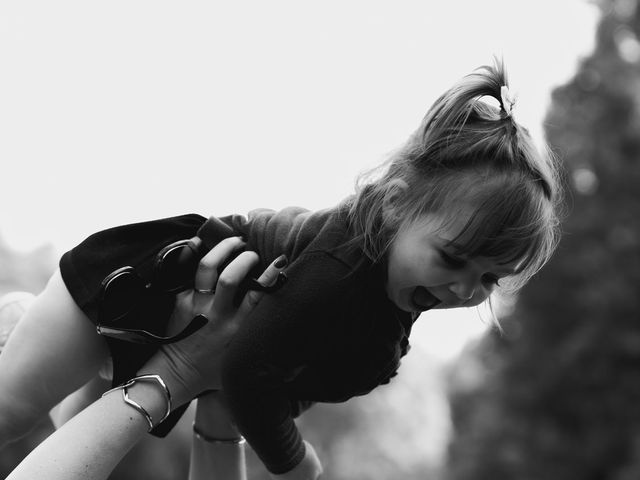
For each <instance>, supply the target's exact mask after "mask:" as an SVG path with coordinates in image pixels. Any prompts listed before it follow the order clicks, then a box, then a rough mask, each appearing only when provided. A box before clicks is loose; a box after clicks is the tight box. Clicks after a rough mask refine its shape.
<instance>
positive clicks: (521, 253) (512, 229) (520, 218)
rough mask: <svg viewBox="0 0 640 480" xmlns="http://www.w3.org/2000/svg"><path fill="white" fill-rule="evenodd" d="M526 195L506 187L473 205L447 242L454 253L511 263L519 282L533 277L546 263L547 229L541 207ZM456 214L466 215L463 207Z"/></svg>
mask: <svg viewBox="0 0 640 480" xmlns="http://www.w3.org/2000/svg"><path fill="white" fill-rule="evenodd" d="M524 190H526V189H524ZM523 193H524V195H523ZM527 193H531V192H526V191H525V192H523V189H522V188H519V189H510V188H506V189H502V191H501V192H497V191H494V192H493V194H491V195H488V196H487V197H485V198H484V199H482V200H481V201H480V202H479V203H476V205H477V206H476V207H475V208H473V210H472V212H471V214H470V216H469V218H468V220H467V222H466V224H465V225H464V226H463V227H462V229H461V230H460V232H459V233H458V234H457V235H456V236H455V238H453V239H452V240H451V245H452V246H453V247H454V248H455V251H456V253H457V254H459V255H462V256H466V257H477V256H481V257H486V258H492V259H496V261H497V262H498V263H499V264H505V265H506V264H515V265H516V272H515V274H514V276H520V275H521V276H523V280H525V279H528V278H529V277H530V276H531V275H533V274H534V273H535V271H537V269H538V268H539V266H540V265H542V264H543V263H544V261H545V260H546V257H547V253H548V252H547V250H548V248H547V246H548V245H547V244H548V243H549V239H548V236H549V230H548V220H547V219H546V215H545V214H544V208H543V206H542V204H541V203H540V202H537V201H535V200H534V199H535V196H534V195H530V194H529V195H528V194H527ZM467 208H468V207H467ZM458 213H459V214H460V215H462V214H465V215H469V211H468V210H466V212H465V209H464V208H460V209H459V212H458ZM451 220H453V218H452V219H451ZM518 283H520V282H518Z"/></svg>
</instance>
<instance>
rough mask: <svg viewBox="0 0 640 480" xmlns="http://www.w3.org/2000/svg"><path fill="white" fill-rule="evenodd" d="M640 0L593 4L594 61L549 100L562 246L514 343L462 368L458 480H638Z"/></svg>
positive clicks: (500, 340) (501, 339)
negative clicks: (560, 176) (561, 190)
mask: <svg viewBox="0 0 640 480" xmlns="http://www.w3.org/2000/svg"><path fill="white" fill-rule="evenodd" d="M638 3H639V2H638V0H600V1H598V2H597V5H598V6H599V7H600V9H601V12H602V17H601V21H600V24H599V27H598V30H597V42H596V47H595V49H594V52H593V53H592V54H591V55H590V56H589V57H588V58H585V59H583V60H582V61H581V63H580V66H579V68H578V71H577V73H576V75H575V77H574V78H573V79H572V80H571V81H570V82H569V83H568V84H566V85H564V86H562V87H560V88H558V89H556V90H555V91H554V92H553V96H552V100H553V101H552V107H551V109H550V111H549V113H548V116H547V119H546V132H547V137H548V140H549V142H550V144H551V147H552V149H553V150H554V151H555V152H556V154H557V155H559V156H560V157H561V158H562V159H564V161H565V164H566V173H567V175H566V177H567V178H566V179H567V182H566V183H567V194H568V195H567V197H568V200H569V201H568V203H569V214H568V216H567V218H566V220H565V222H564V226H563V230H564V236H563V239H562V241H561V243H560V247H559V249H558V252H557V253H556V255H555V257H554V258H553V260H552V261H551V262H550V264H549V265H548V266H547V267H545V269H544V270H543V271H542V272H541V273H540V274H539V275H538V276H537V277H536V278H535V279H534V280H533V281H532V282H531V283H530V284H529V285H528V286H527V288H525V289H524V291H523V292H522V294H521V296H520V298H519V300H518V303H517V305H516V306H515V309H514V311H513V312H512V313H511V314H510V315H509V316H508V318H506V319H505V320H504V327H505V334H504V335H499V334H496V333H495V332H494V333H492V334H489V335H488V336H486V337H485V338H484V339H482V340H481V341H480V342H479V343H478V345H476V346H475V348H473V349H472V350H471V351H469V352H468V353H467V355H466V356H465V357H464V359H463V360H462V361H461V363H460V364H459V365H457V367H456V369H455V370H454V371H453V372H452V375H451V380H452V381H451V387H450V388H451V401H452V412H453V422H454V429H455V432H456V433H455V437H454V438H453V441H452V443H451V445H450V450H449V459H448V477H449V478H450V479H452V480H464V479H468V478H469V479H470V478H473V479H474V480H482V479H492V480H493V479H496V478H509V479H545V480H554V479H562V480H565V479H605V478H606V479H615V480H627V479H637V478H640V42H639V40H638V39H639V37H640V7H639V6H638ZM567 28H568V29H569V28H570V26H567ZM568 34H569V31H568ZM471 370H472V371H474V372H476V373H477V375H470V374H469V371H471Z"/></svg>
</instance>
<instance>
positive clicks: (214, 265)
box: [194, 237, 245, 293]
mask: <svg viewBox="0 0 640 480" xmlns="http://www.w3.org/2000/svg"><path fill="white" fill-rule="evenodd" d="M244 245H245V243H244V242H243V241H242V239H241V238H240V237H229V238H225V239H224V240H222V241H221V242H219V243H218V244H217V245H216V246H215V247H213V248H212V249H211V250H209V252H207V254H206V255H205V256H204V257H202V259H201V260H200V263H199V264H198V270H197V271H196V277H195V281H194V288H195V290H196V292H207V291H210V292H211V293H213V291H214V290H215V288H216V283H217V282H218V269H219V268H220V266H222V265H223V264H224V262H225V260H226V259H227V258H228V257H229V256H230V255H231V254H232V253H233V252H234V251H236V250H238V249H239V248H242V247H243V246H244Z"/></svg>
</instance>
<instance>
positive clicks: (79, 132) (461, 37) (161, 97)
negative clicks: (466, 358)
mask: <svg viewBox="0 0 640 480" xmlns="http://www.w3.org/2000/svg"><path fill="white" fill-rule="evenodd" d="M597 14H598V12H597V9H596V7H595V6H593V5H591V4H590V3H587V2H585V1H578V0H562V1H557V0H537V1H535V2H530V1H525V0H483V1H482V2H479V1H477V0H459V1H448V2H442V1H426V0H412V1H410V0H398V1H393V2H389V1H372V0H358V1H349V0H325V1H323V2H300V1H295V0H287V1H279V0H272V1H269V2H263V1H258V0H247V1H238V2H210V1H184V2H169V1H164V0H153V1H150V0H146V1H132V0H127V1H122V0H113V1H109V2H87V1H86V0H76V1H70V0H58V1H55V2H51V1H49V0H19V1H18V0H3V1H2V2H1V3H0V162H2V165H3V166H4V171H5V173H6V177H5V180H4V181H3V188H2V189H0V202H1V204H2V206H3V207H2V208H1V209H0V233H1V234H2V236H3V237H4V238H5V239H6V240H7V241H8V242H9V243H10V244H11V245H12V246H14V247H16V248H20V249H22V250H25V249H30V248H33V247H34V246H36V245H38V244H42V243H46V242H51V243H53V244H54V245H55V247H56V248H57V250H58V251H59V252H60V253H61V252H63V251H64V250H66V249H68V248H70V247H72V246H73V245H75V244H76V243H78V242H79V241H80V240H82V239H83V238H84V237H85V236H86V235H88V234H90V233H92V232H94V231H96V230H99V229H101V228H105V227H108V226H112V225H116V224H121V223H128V222H132V221H139V220H145V219H151V218H156V217H163V216H169V215H175V214H181V213H186V212H191V211H193V212H199V213H203V214H216V215H223V214H227V213H232V212H234V213H246V212H247V211H248V210H251V209H253V208H256V207H270V208H275V209H278V208H281V207H284V206H286V205H301V206H305V207H307V208H311V209H317V208H323V207H327V206H330V205H333V204H335V203H336V202H338V201H339V200H340V199H342V198H343V197H345V196H346V195H348V194H350V193H351V192H352V191H353V180H354V178H355V176H356V175H357V174H358V172H360V171H361V170H363V169H364V168H366V167H370V166H373V165H375V164H377V163H378V162H379V161H380V160H382V159H383V157H384V155H385V153H386V152H388V151H390V150H392V149H393V148H395V147H397V146H398V145H400V144H401V143H402V142H403V141H404V140H405V139H406V138H407V136H408V135H409V134H410V133H411V132H412V131H413V130H414V129H415V128H416V127H417V125H418V123H419V121H420V119H421V118H422V116H423V115H424V113H425V112H426V109H427V108H428V106H429V105H430V104H431V102H432V101H433V100H434V99H435V98H436V97H437V96H438V95H439V94H440V93H442V91H444V90H445V89H446V88H448V86H450V85H451V83H452V82H454V81H455V80H457V79H458V78H459V77H461V76H463V75H465V74H467V73H469V72H470V71H472V70H473V69H474V68H475V67H477V66H480V65H482V64H487V63H489V62H490V61H491V59H492V55H494V54H495V55H499V56H503V57H504V59H505V61H506V63H507V66H508V68H509V71H510V79H511V84H512V90H514V91H515V92H517V93H518V103H517V106H516V111H515V113H516V117H517V119H518V120H519V121H520V122H521V123H523V124H525V125H526V126H528V127H529V128H530V130H532V132H533V133H534V135H535V136H536V137H538V138H540V137H541V136H542V133H541V131H542V130H541V122H542V118H543V116H544V113H545V109H546V108H547V106H548V102H549V93H550V89H551V88H553V87H554V86H557V85H559V84H562V83H563V82H564V81H566V80H567V79H568V78H569V77H570V75H571V74H572V73H573V72H574V70H575V68H576V62H577V60H578V58H579V57H580V56H584V55H586V54H588V53H589V51H590V50H591V48H592V46H593V36H594V27H595V24H596V21H597ZM428 317H429V318H428V321H423V319H421V321H420V322H419V323H420V325H419V329H418V330H419V336H420V338H429V337H430V338H431V339H433V336H437V338H438V340H437V341H436V342H433V340H432V341H430V342H429V344H430V345H431V346H430V347H429V348H432V349H433V353H434V354H435V355H438V356H441V357H444V358H446V357H448V356H450V355H451V354H452V352H456V351H457V350H458V349H459V348H460V346H461V345H462V344H463V343H462V341H463V340H464V339H466V338H468V336H470V335H476V334H477V333H478V332H479V331H481V330H482V329H483V328H484V324H483V323H482V322H480V321H479V320H478V319H477V317H476V316H475V315H471V316H470V315H460V314H459V313H456V314H449V315H445V316H438V315H432V314H430V315H429V316H428ZM439 319H440V320H439Z"/></svg>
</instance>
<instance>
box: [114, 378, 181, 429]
mask: <svg viewBox="0 0 640 480" xmlns="http://www.w3.org/2000/svg"><path fill="white" fill-rule="evenodd" d="M116 392H119V393H120V394H121V395H122V401H123V402H124V403H126V404H127V405H128V406H129V407H131V408H132V409H134V410H136V411H137V412H138V413H139V414H140V415H141V416H142V417H143V418H144V419H145V421H146V422H147V424H148V427H149V428H148V431H151V430H152V429H153V428H155V427H157V426H158V425H159V424H161V423H162V422H163V421H164V420H165V419H166V418H167V417H168V416H169V414H170V413H171V408H172V403H171V393H170V391H169V389H168V387H167V385H166V384H165V383H164V381H163V380H162V378H161V377H160V376H159V375H140V376H138V377H135V378H132V379H131V380H129V381H127V382H125V383H123V384H122V385H119V386H117V387H115V388H112V389H111V390H108V391H106V392H105V393H103V394H102V396H103V397H104V396H106V395H109V394H115V393H116Z"/></svg>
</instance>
